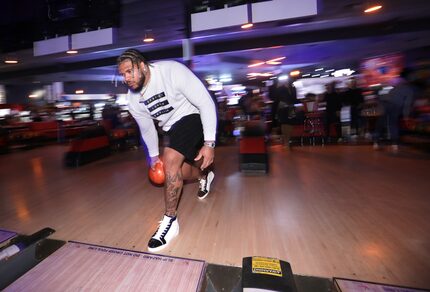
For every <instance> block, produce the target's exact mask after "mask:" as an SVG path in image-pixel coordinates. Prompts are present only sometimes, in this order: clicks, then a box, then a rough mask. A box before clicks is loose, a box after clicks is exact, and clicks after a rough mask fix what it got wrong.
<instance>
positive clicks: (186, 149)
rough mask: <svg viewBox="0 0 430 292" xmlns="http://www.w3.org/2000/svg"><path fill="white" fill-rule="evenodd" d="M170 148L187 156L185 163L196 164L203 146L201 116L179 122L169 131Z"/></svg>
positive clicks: (188, 117)
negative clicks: (195, 159) (195, 161)
mask: <svg viewBox="0 0 430 292" xmlns="http://www.w3.org/2000/svg"><path fill="white" fill-rule="evenodd" d="M167 136H168V137H169V146H168V147H169V148H172V149H175V150H176V151H178V152H179V153H181V154H182V155H184V156H185V161H187V162H189V163H193V162H194V158H196V156H197V154H198V152H199V150H200V148H202V146H203V126H202V121H201V119H200V115H199V114H192V115H188V116H185V117H183V118H182V119H180V120H179V121H177V122H176V123H175V124H173V126H172V127H171V128H170V130H169V131H167Z"/></svg>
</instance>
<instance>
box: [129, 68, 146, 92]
mask: <svg viewBox="0 0 430 292" xmlns="http://www.w3.org/2000/svg"><path fill="white" fill-rule="evenodd" d="M139 75H140V76H139V77H140V78H139V81H138V82H137V86H136V88H133V87H129V88H130V91H131V92H133V93H139V92H141V91H142V88H143V84H145V80H146V77H145V74H143V72H140V71H139Z"/></svg>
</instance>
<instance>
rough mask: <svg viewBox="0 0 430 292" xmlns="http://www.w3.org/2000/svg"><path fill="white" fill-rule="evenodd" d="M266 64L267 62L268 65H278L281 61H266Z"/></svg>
mask: <svg viewBox="0 0 430 292" xmlns="http://www.w3.org/2000/svg"><path fill="white" fill-rule="evenodd" d="M266 64H268V65H280V64H282V62H273V61H267V62H266Z"/></svg>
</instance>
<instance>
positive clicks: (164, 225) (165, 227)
mask: <svg viewBox="0 0 430 292" xmlns="http://www.w3.org/2000/svg"><path fill="white" fill-rule="evenodd" d="M158 223H160V226H158V229H157V232H156V233H155V234H154V236H153V238H157V239H158V238H160V239H161V238H164V237H165V236H166V234H167V232H168V231H169V229H170V226H171V225H172V223H171V222H170V219H168V220H164V219H163V220H161V221H160V222H158Z"/></svg>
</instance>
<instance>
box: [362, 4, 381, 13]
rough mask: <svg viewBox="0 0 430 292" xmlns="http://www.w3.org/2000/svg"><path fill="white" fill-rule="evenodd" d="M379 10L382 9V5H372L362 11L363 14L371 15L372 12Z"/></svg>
mask: <svg viewBox="0 0 430 292" xmlns="http://www.w3.org/2000/svg"><path fill="white" fill-rule="evenodd" d="M381 8H382V5H372V6H369V7H367V8H366V9H365V10H364V13H372V12H375V11H378V10H380V9H381Z"/></svg>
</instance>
